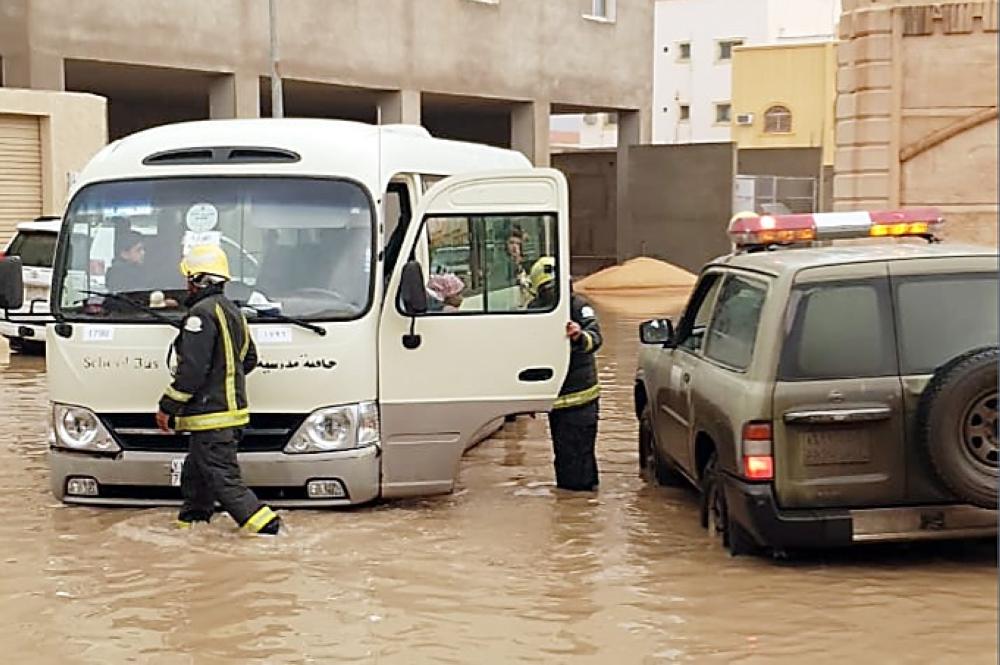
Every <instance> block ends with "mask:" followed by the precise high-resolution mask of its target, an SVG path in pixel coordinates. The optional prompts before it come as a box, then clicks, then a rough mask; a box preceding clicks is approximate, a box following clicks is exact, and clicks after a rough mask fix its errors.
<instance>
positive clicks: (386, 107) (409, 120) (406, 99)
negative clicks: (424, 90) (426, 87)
mask: <svg viewBox="0 0 1000 665" xmlns="http://www.w3.org/2000/svg"><path fill="white" fill-rule="evenodd" d="M420 103H421V102H420V91H419V90H394V91H392V92H387V93H385V94H383V95H381V96H380V97H379V100H378V107H379V109H380V110H381V111H382V124H383V125H397V124H404V125H419V124H420Z"/></svg>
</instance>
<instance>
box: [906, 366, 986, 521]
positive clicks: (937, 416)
mask: <svg viewBox="0 0 1000 665" xmlns="http://www.w3.org/2000/svg"><path fill="white" fill-rule="evenodd" d="M998 363H1000V348H986V349H977V350H975V351H970V352H969V353H966V354H964V355H962V356H959V357H958V358H956V359H954V360H952V361H951V362H949V363H947V364H946V365H944V366H942V367H941V368H940V369H938V371H937V372H936V373H935V374H934V377H933V378H932V379H931V382H930V383H929V384H928V386H927V389H926V390H925V391H924V394H923V396H922V397H921V402H920V411H919V413H920V416H919V417H920V427H919V430H918V431H919V435H920V439H921V443H922V444H923V446H924V448H925V450H926V451H927V455H928V457H929V458H930V463H931V466H932V467H933V468H934V471H935V473H936V474H937V476H938V478H939V479H940V480H941V482H942V483H943V484H944V485H945V487H947V488H948V489H949V490H951V491H952V492H953V493H954V494H955V496H956V497H958V498H959V499H961V500H963V501H967V502H969V503H971V504H973V505H975V506H979V507H981V508H992V509H994V510H996V508H997V482H998V478H1000V448H998V443H997V367H998Z"/></svg>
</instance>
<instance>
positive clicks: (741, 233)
mask: <svg viewBox="0 0 1000 665" xmlns="http://www.w3.org/2000/svg"><path fill="white" fill-rule="evenodd" d="M943 223H944V220H943V219H942V217H941V211H940V210H938V209H937V208H912V209H909V210H893V211H880V212H821V213H814V214H804V215H757V214H754V213H740V214H738V215H736V216H735V217H733V219H732V221H731V222H730V223H729V237H730V239H731V240H732V242H733V245H734V247H735V248H736V249H737V250H746V249H753V248H760V247H767V246H769V245H794V244H801V243H810V242H812V241H815V240H841V239H848V238H855V239H856V238H901V237H920V238H925V239H927V240H929V241H936V240H938V239H939V235H938V231H939V230H940V228H941V225H942V224H943Z"/></svg>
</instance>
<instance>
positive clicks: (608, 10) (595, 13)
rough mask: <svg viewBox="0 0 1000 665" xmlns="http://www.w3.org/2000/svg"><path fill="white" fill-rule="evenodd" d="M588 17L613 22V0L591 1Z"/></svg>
mask: <svg viewBox="0 0 1000 665" xmlns="http://www.w3.org/2000/svg"><path fill="white" fill-rule="evenodd" d="M590 17H591V18H599V19H604V20H605V21H614V20H615V0H591V5H590Z"/></svg>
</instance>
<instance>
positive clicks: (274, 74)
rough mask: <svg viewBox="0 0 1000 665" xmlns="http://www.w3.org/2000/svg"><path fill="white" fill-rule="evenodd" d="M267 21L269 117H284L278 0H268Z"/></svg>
mask: <svg viewBox="0 0 1000 665" xmlns="http://www.w3.org/2000/svg"><path fill="white" fill-rule="evenodd" d="M267 18H268V23H269V24H270V28H271V117H272V118H283V117H285V95H284V91H283V90H282V86H281V74H279V73H278V0H268V17H267Z"/></svg>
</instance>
